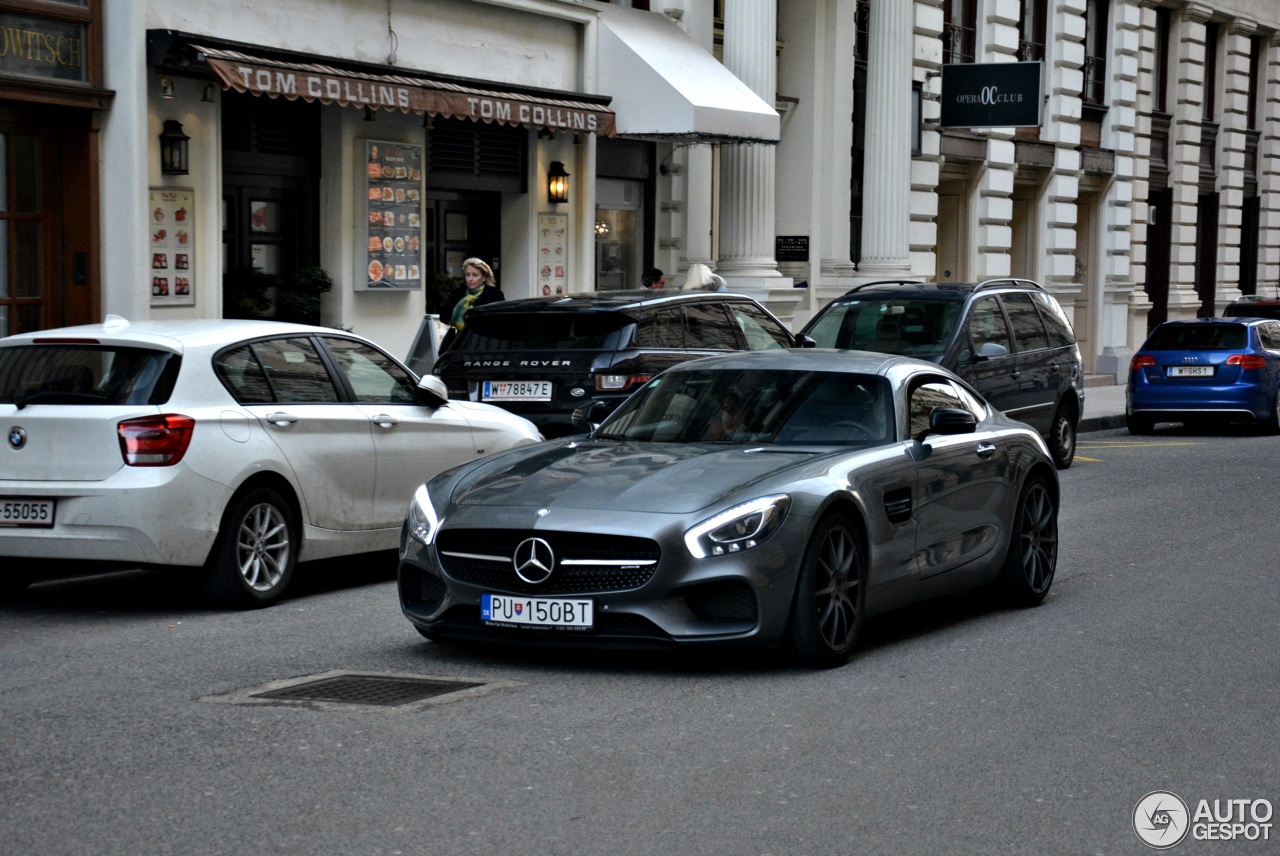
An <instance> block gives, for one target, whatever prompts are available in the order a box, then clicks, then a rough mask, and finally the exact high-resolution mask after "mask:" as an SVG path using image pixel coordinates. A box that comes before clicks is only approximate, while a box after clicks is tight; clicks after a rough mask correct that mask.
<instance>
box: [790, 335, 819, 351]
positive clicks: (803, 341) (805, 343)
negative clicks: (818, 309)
mask: <svg viewBox="0 0 1280 856" xmlns="http://www.w3.org/2000/svg"><path fill="white" fill-rule="evenodd" d="M791 347H793V348H816V347H818V343H817V342H815V341H814V340H813V337H812V336H805V335H803V334H800V335H797V336H796V341H795V344H794V345H792V346H791Z"/></svg>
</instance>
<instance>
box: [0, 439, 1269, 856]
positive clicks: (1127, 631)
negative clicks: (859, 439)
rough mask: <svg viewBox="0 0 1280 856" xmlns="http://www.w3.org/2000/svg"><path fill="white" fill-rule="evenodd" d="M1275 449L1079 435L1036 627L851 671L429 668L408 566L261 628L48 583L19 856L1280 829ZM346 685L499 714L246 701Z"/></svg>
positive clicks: (894, 634)
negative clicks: (310, 680)
mask: <svg viewBox="0 0 1280 856" xmlns="http://www.w3.org/2000/svg"><path fill="white" fill-rule="evenodd" d="M1278 448H1280V440H1277V439H1276V438H1273V437H1266V436H1261V435H1258V434H1256V433H1253V432H1249V431H1243V430H1242V431H1228V432H1222V433H1217V434H1215V433H1180V432H1175V431H1160V432H1158V433H1157V434H1156V435H1155V436H1153V437H1149V438H1142V439H1138V438H1132V437H1130V436H1129V435H1128V434H1127V433H1125V432H1123V431H1112V432H1101V433H1094V434H1089V435H1084V436H1082V438H1081V444H1080V449H1079V452H1078V457H1077V459H1076V460H1077V463H1076V464H1075V466H1073V467H1072V468H1071V469H1070V470H1068V471H1066V472H1065V473H1064V474H1063V494H1064V500H1063V512H1062V518H1061V525H1062V536H1063V539H1062V547H1061V555H1060V560H1059V565H1058V577H1057V581H1056V583H1055V585H1054V588H1053V591H1052V592H1051V593H1050V596H1049V598H1048V599H1047V600H1046V602H1045V603H1044V604H1043V605H1042V606H1041V607H1039V608H1036V609H1031V610H1015V611H1009V610H1002V609H995V608H992V607H991V606H990V605H989V604H988V603H986V602H985V601H984V600H983V599H982V598H981V597H979V596H976V595H968V596H964V597H958V598H953V599H949V600H946V601H942V602H938V603H935V604H931V605H929V606H926V607H923V608H916V609H912V610H908V611H904V612H900V613H896V614H893V615H889V616H884V617H881V618H879V619H876V620H874V621H873V622H871V624H870V627H869V628H868V632H867V634H866V636H865V637H864V640H863V644H862V647H861V649H860V651H859V653H858V654H857V655H856V656H855V658H854V659H853V660H852V661H851V662H850V663H849V664H848V665H847V666H845V667H843V668H841V669H836V670H831V671H812V670H806V669H796V668H793V667H791V666H789V665H787V664H786V663H785V662H779V661H776V660H770V659H767V658H766V659H744V658H741V657H697V658H691V657H688V656H683V655H680V656H678V655H668V656H655V655H625V656H620V655H571V654H563V653H561V654H555V653H520V652H515V651H510V650H502V649H486V648H476V647H469V646H463V645H447V646H446V645H431V644H429V643H427V642H425V641H423V640H422V639H421V638H420V637H419V636H418V635H417V634H416V633H415V632H414V630H413V629H412V627H411V626H410V625H409V624H408V622H407V621H405V620H404V619H403V618H402V617H401V615H400V614H399V611H398V606H397V603H396V596H395V588H394V583H393V581H392V577H391V566H392V563H393V557H387V556H379V557H371V558H369V559H366V560H363V561H359V562H350V561H344V562H335V563H329V564H326V565H323V566H319V567H312V568H309V569H307V570H309V571H310V572H311V573H310V577H311V579H310V582H309V584H308V585H307V586H306V587H304V588H303V589H302V590H301V591H300V592H299V593H298V594H297V595H296V596H294V597H293V598H291V599H289V600H288V601H286V602H285V603H283V604H282V605H280V606H277V607H275V608H272V609H269V610H264V611H257V612H241V613H222V612H215V611H210V610H207V609H205V608H203V607H202V606H201V605H200V604H199V603H198V602H197V601H196V600H195V599H194V598H193V596H192V595H191V594H189V593H188V591H187V589H186V588H185V587H184V586H182V585H181V584H180V583H179V581H178V580H176V579H174V578H173V577H172V576H166V575H162V574H156V573H143V572H132V573H126V574H117V575H111V576H107V577H99V578H93V579H83V580H76V581H68V582H58V583H48V584H43V585H39V586H36V587H34V588H33V589H31V591H30V592H28V594H27V595H26V596H25V597H24V598H23V599H22V600H20V601H18V602H17V603H15V604H9V605H4V606H0V676H2V677H0V753H2V755H0V758H2V759H3V760H2V763H0V835H2V836H3V837H2V838H0V852H3V853H5V854H11V856H12V854H37V853H38V854H81V853H83V854H168V853H173V854H206V853H210V854H223V853H227V854H230V853H237V854H265V853H303V854H348V853H350V854H390V853H405V854H418V853H432V854H472V853H477V854H478V853H486V854H491V853H502V854H526V853H527V854H533V853H538V854H605V853H608V854H617V853H625V854H664V855H665V854H826V853H831V854H853V853H858V854H864V853H893V854H912V853H922V854H924V853H928V854H935V853H984V854H985V853H1037V854H1057V853H1062V854H1089V853H1106V854H1112V853H1121V854H1127V853H1133V854H1138V853H1146V852H1149V849H1148V848H1147V847H1146V845H1144V844H1143V843H1142V842H1141V841H1140V840H1139V838H1138V837H1137V835H1136V834H1135V832H1134V829H1133V820H1132V815H1133V811H1134V807H1135V805H1136V803H1137V802H1138V800H1139V799H1141V798H1142V797H1143V796H1144V795H1145V794H1147V793H1149V792H1151V791H1154V790H1162V789H1167V790H1170V791H1173V792H1174V793H1176V794H1179V795H1180V796H1181V797H1182V798H1183V799H1184V800H1186V801H1187V802H1188V804H1189V805H1191V806H1192V809H1193V810H1194V807H1195V805H1196V802H1197V801H1198V800H1200V799H1208V800H1210V802H1211V803H1212V801H1213V800H1214V799H1218V800H1224V801H1225V800H1229V799H1248V800H1254V799H1267V800H1269V801H1270V802H1271V804H1272V805H1275V804H1276V803H1278V802H1280V776H1278V774H1277V770H1280V744H1278V742H1277V741H1276V739H1275V711H1276V710H1277V708H1278V707H1280V682H1278V681H1277V677H1278V676H1280V653H1278V652H1280V646H1277V645H1276V641H1277V636H1278V634H1277V624H1278V623H1280V618H1278V616H1280V608H1278V607H1280V594H1278V593H1277V587H1276V585H1275V579H1274V574H1275V572H1274V566H1275V560H1274V545H1275V536H1274V533H1273V529H1274V522H1273V520H1272V517H1273V516H1274V515H1273V511H1272V509H1271V507H1270V502H1269V501H1268V500H1269V498H1270V491H1269V490H1267V488H1268V487H1269V486H1271V485H1272V483H1273V481H1274V470H1275V466H1274V465H1275V462H1276V459H1277V449H1278ZM334 670H342V671H350V672H360V673H403V674H411V675H420V676H431V677H437V678H444V679H454V678H463V679H470V680H473V681H475V682H478V683H481V684H485V685H486V686H484V687H482V688H480V689H479V690H472V691H470V692H469V693H458V694H456V695H453V696H442V697H441V698H440V700H439V702H440V703H435V704H427V705H423V706H419V707H416V708H414V709H413V710H411V711H409V712H399V713H396V712H391V711H390V710H389V709H385V708H375V707H370V706H356V707H344V708H334V707H327V708H325V707H323V706H314V705H313V706H312V707H309V708H307V707H297V706H284V705H281V704H272V705H264V704H260V703H259V704H236V703H226V698H225V697H226V696H228V695H229V694H230V695H232V699H233V700H234V698H236V697H237V696H235V695H234V694H237V693H238V694H240V695H239V696H238V697H239V698H241V699H243V697H244V696H246V695H248V694H249V693H248V691H252V690H257V689H260V688H263V687H265V686H267V685H268V684H271V682H278V681H283V680H285V679H291V678H298V677H302V676H308V675H317V674H322V673H327V672H330V671H334ZM218 696H222V697H224V698H223V699H222V700H218V699H215V698H214V697H218ZM1276 822H1277V823H1280V819H1277V820H1276ZM1272 837H1273V838H1275V836H1272ZM1173 852H1175V853H1211V854H1212V853H1222V854H1227V853H1266V852H1276V845H1275V843H1274V842H1266V843H1263V842H1247V841H1235V842H1222V841H1195V840H1192V839H1191V838H1190V837H1188V839H1187V840H1186V841H1184V842H1183V843H1182V844H1180V845H1178V846H1177V847H1176V848H1175V849H1174V851H1173Z"/></svg>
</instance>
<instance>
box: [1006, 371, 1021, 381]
mask: <svg viewBox="0 0 1280 856" xmlns="http://www.w3.org/2000/svg"><path fill="white" fill-rule="evenodd" d="M1021 376H1022V372H1020V371H1018V370H1017V369H1014V370H1013V371H1011V372H1009V377H1011V378H1013V379H1014V380H1017V379H1018V378H1019V377H1021Z"/></svg>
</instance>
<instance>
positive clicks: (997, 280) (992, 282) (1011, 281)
mask: <svg viewBox="0 0 1280 856" xmlns="http://www.w3.org/2000/svg"><path fill="white" fill-rule="evenodd" d="M1003 285H1027V286H1030V287H1031V288H1034V289H1036V290H1037V291H1044V290H1045V287H1044V286H1043V285H1041V284H1040V283H1038V282H1036V281H1035V280H1031V279H1022V278H1021V277H1016V276H998V277H993V278H991V279H984V280H983V281H982V282H980V283H978V284H977V285H976V286H974V289H973V290H974V291H982V289H984V288H1000V287H1001V286H1003Z"/></svg>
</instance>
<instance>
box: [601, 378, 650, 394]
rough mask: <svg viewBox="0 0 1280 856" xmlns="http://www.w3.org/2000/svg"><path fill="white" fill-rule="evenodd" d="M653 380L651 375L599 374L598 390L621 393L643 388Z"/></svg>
mask: <svg viewBox="0 0 1280 856" xmlns="http://www.w3.org/2000/svg"><path fill="white" fill-rule="evenodd" d="M651 380H653V375H651V374H598V375H596V389H598V390H600V391H601V392H621V391H622V390H627V389H633V388H635V387H637V386H643V385H644V384H646V383H648V382H649V381H651Z"/></svg>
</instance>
